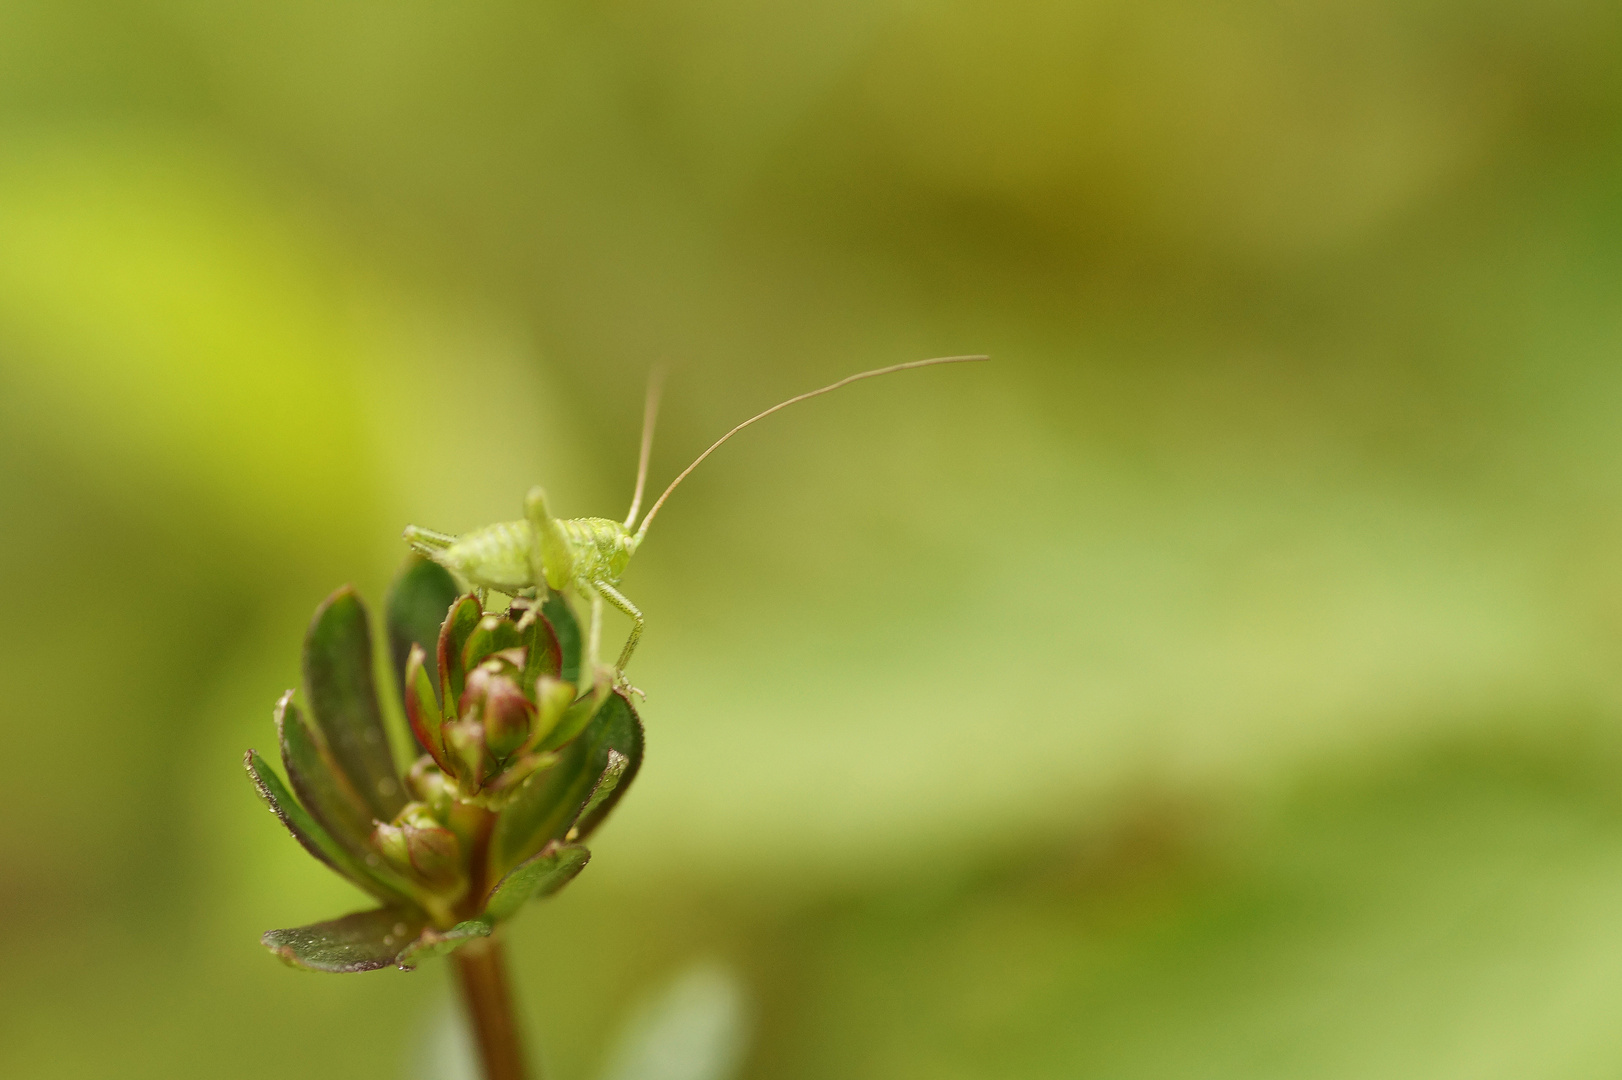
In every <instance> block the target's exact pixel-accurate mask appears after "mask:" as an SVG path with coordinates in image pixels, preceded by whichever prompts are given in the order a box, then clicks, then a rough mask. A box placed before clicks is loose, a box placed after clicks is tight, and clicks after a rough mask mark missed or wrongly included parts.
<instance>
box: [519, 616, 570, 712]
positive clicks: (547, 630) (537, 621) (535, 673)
mask: <svg viewBox="0 0 1622 1080" xmlns="http://www.w3.org/2000/svg"><path fill="white" fill-rule="evenodd" d="M518 631H519V634H520V636H521V637H522V639H523V645H524V677H523V680H522V682H521V683H520V684H519V685H521V686H522V687H523V688H524V689H525V691H526V692H529V693H533V692H534V691H535V680H536V679H539V678H540V677H541V676H542V675H550V676H551V677H553V678H554V679H555V678H557V677H558V675H559V673H560V672H561V671H562V670H563V649H562V647H561V646H560V645H559V644H558V636H557V633H556V632H555V631H553V629H552V624H551V623H549V622H547V621H546V620H545V619H543V618H542V617H541V615H540V613H539V612H531V613H530V614H528V615H525V616H524V618H523V619H520V620H519V622H518Z"/></svg>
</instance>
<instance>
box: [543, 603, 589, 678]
mask: <svg viewBox="0 0 1622 1080" xmlns="http://www.w3.org/2000/svg"><path fill="white" fill-rule="evenodd" d="M541 614H542V615H545V616H546V621H547V622H549V623H551V624H552V633H554V634H556V635H557V639H558V650H559V653H558V655H559V657H560V661H559V662H560V664H561V667H560V669H559V678H561V679H562V680H563V681H564V682H571V683H574V684H575V685H576V686H578V685H579V684H580V622H579V620H577V619H576V618H575V617H574V609H572V608H571V607H569V601H568V600H566V599H564V597H563V594H562V593H560V592H556V591H553V592H549V593H547V594H546V602H545V603H544V604H542V605H541Z"/></svg>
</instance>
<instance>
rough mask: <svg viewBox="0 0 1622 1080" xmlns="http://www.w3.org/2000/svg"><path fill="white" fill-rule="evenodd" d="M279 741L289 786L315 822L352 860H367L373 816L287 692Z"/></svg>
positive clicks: (279, 714)
mask: <svg viewBox="0 0 1622 1080" xmlns="http://www.w3.org/2000/svg"><path fill="white" fill-rule="evenodd" d="M275 715H276V736H277V738H278V740H279V741H280V743H281V750H282V768H283V769H285V770H286V771H287V780H288V782H289V783H290V784H292V786H293V791H294V792H295V793H297V795H298V799H299V802H301V803H303V804H304V808H305V809H306V810H308V811H309V812H310V814H311V816H312V817H314V818H315V819H316V820H317V821H319V822H320V823H321V824H322V826H323V827H324V828H325V829H326V830H327V832H328V833H330V834H331V835H332V837H333V838H334V839H335V840H337V841H338V843H340V844H342V845H343V846H344V847H345V848H346V849H347V850H348V851H349V852H350V854H352V855H355V856H357V857H364V855H365V852H366V851H367V848H368V845H367V837H369V836H370V835H371V833H372V812H371V808H370V807H368V806H367V805H366V802H365V800H364V799H362V798H361V797H360V793H359V792H357V791H356V790H355V789H354V786H353V785H352V784H350V782H349V780H348V778H347V777H345V776H344V774H343V773H342V772H340V771H338V769H337V767H336V766H335V765H334V764H333V761H332V758H331V757H330V756H329V755H328V753H327V751H326V749H325V748H324V747H322V746H321V745H320V743H319V741H318V740H317V738H316V736H315V733H314V732H312V731H311V730H310V725H309V723H308V722H307V721H306V720H305V719H304V715H303V714H302V713H300V712H299V708H298V706H297V705H295V704H293V693H292V691H291V690H290V691H288V692H287V693H286V694H284V695H283V696H282V699H281V700H280V701H278V702H277V703H276V714H275Z"/></svg>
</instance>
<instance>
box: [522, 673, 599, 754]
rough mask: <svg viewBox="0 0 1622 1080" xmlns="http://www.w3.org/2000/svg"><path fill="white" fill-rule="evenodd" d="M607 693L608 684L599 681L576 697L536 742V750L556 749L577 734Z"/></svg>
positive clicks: (592, 715)
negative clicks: (543, 736) (544, 736)
mask: <svg viewBox="0 0 1622 1080" xmlns="http://www.w3.org/2000/svg"><path fill="white" fill-rule="evenodd" d="M608 695H609V686H608V684H607V683H606V682H599V683H598V684H597V685H596V686H594V687H592V688H591V689H590V690H588V691H587V692H586V693H585V694H582V695H581V696H580V697H578V698H576V699H575V702H574V704H573V705H570V706H569V708H568V709H567V710H565V712H564V714H563V716H562V717H560V718H559V719H558V722H557V723H556V724H554V725H553V727H552V730H551V731H549V732H547V733H546V738H544V739H542V740H541V741H540V742H539V743H537V744H536V746H535V748H536V749H537V750H556V749H557V748H558V747H560V746H562V745H563V744H564V743H566V742H569V741H570V740H572V739H573V738H574V737H575V736H577V735H579V734H580V733H581V732H582V731H584V730H585V729H586V725H587V724H589V723H591V720H592V717H594V716H596V715H597V710H599V709H601V708H602V707H603V703H604V702H606V701H607V700H608Z"/></svg>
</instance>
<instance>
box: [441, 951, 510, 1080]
mask: <svg viewBox="0 0 1622 1080" xmlns="http://www.w3.org/2000/svg"><path fill="white" fill-rule="evenodd" d="M451 959H452V960H454V961H455V962H456V978H457V981H458V983H460V984H461V987H462V1002H463V1004H464V1005H465V1006H466V1007H467V1017H468V1022H469V1024H471V1025H472V1028H473V1034H474V1036H475V1037H476V1038H477V1040H478V1043H479V1059H480V1060H481V1061H482V1062H483V1063H484V1076H485V1080H526V1078H527V1077H528V1076H529V1073H528V1071H527V1070H526V1069H525V1068H524V1047H523V1044H522V1042H521V1040H520V1039H519V1037H518V1017H517V1015H516V1014H515V1013H514V1012H513V999H512V990H511V986H510V984H509V983H508V981H507V965H506V962H505V960H504V959H503V953H502V948H501V943H500V942H499V941H475V942H472V943H470V944H468V945H465V946H463V947H462V948H460V949H457V950H456V952H454V953H452V954H451Z"/></svg>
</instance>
